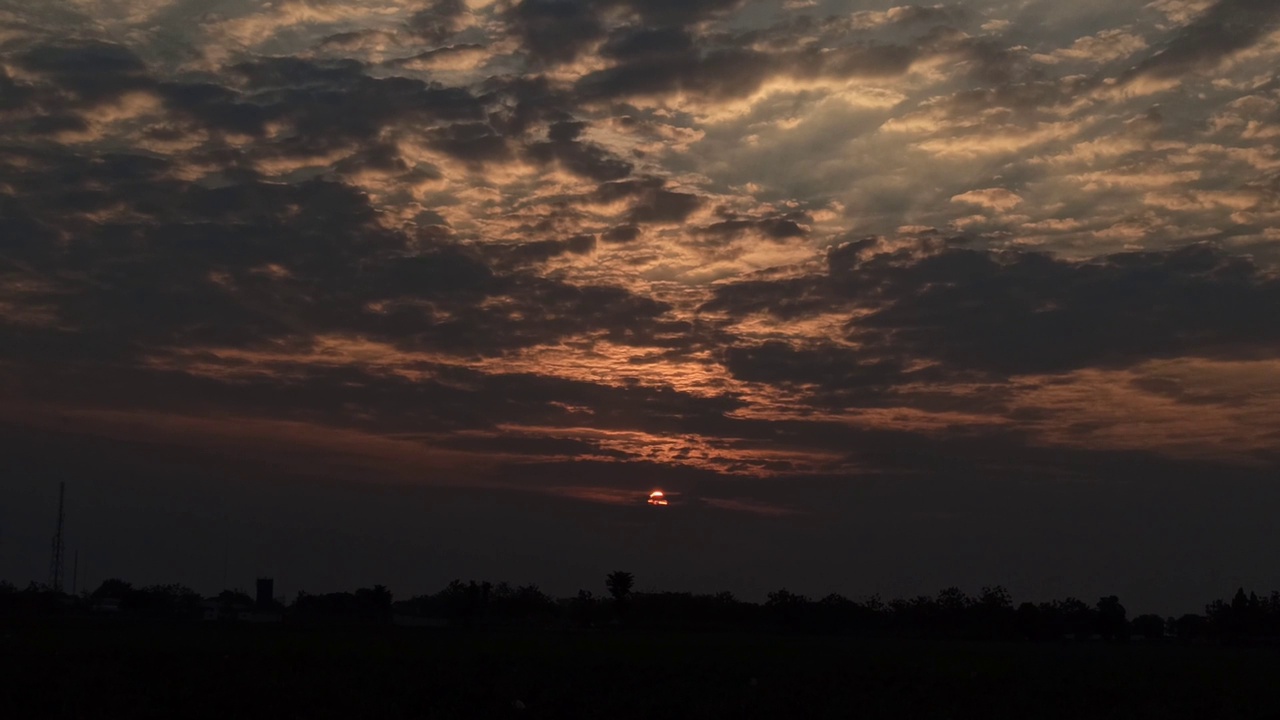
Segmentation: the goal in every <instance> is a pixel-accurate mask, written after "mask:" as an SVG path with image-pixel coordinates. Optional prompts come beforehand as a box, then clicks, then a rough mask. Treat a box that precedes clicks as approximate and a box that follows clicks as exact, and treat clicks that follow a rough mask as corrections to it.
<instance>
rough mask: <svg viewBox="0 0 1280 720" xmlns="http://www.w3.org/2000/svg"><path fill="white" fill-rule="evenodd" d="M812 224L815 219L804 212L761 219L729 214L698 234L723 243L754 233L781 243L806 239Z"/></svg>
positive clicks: (778, 214) (700, 229) (779, 214)
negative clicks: (809, 226)
mask: <svg viewBox="0 0 1280 720" xmlns="http://www.w3.org/2000/svg"><path fill="white" fill-rule="evenodd" d="M812 222H813V218H812V217H810V216H809V215H808V213H804V212H787V213H777V214H775V215H772V216H769V217H760V218H752V217H739V216H736V215H732V214H729V215H726V217H725V219H724V220H721V221H720V222H717V223H712V224H711V225H708V226H706V227H704V228H699V230H698V232H699V233H701V234H703V235H706V236H709V237H713V238H717V239H719V240H722V241H728V240H733V239H736V238H739V237H742V236H743V235H745V234H748V233H754V234H756V235H758V236H760V237H763V238H766V239H769V240H775V241H781V240H787V239H789V238H798V237H804V236H805V235H807V234H808V230H807V228H806V226H807V224H809V223H812Z"/></svg>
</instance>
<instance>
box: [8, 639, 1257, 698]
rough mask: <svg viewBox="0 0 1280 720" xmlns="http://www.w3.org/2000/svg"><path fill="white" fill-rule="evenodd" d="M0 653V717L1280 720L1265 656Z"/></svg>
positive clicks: (1156, 647) (1028, 648)
mask: <svg viewBox="0 0 1280 720" xmlns="http://www.w3.org/2000/svg"><path fill="white" fill-rule="evenodd" d="M0 651H2V652H3V654H4V659H3V668H4V669H3V673H4V674H3V677H0V690H2V692H0V717H11V718H38V717H67V718H117V717H118V718H125V717H127V718H170V717H183V718H218V719H219V720H229V719H233V718H464V717H465V718H505V717H522V718H603V719H607V720H620V719H624V718H668V717H671V718H674V717H689V718H770V719H771V720H774V719H777V718H965V717H981V718H987V719H993V718H1018V719H1019V720H1023V719H1027V718H1160V719H1161V720H1167V719H1169V718H1247V719H1250V720H1252V719H1254V718H1267V717H1271V716H1273V715H1275V716H1276V717H1280V715H1278V713H1280V650H1277V649H1276V648H1223V647H1203V646H1202V647H1188V646H1182V645H1178V644H1172V643H1171V644H1164V643H1159V644H1140V643H1133V644H1129V645H1119V646H1117V645H1106V644H1101V643H1070V642H1068V643H1053V644H1032V643H1008V644H979V643H941V642H913V641H903V640H886V641H867V640H849V639H840V638H818V637H802V636H765V635H750V636H748V635H716V634H708V635H698V634H630V633H627V632H625V631H623V632H591V633H583V632H579V633H569V632H558V631H546V632H540V633H535V632H497V631H494V632H460V631H444V630H425V629H422V630H407V629H393V628H384V629H348V630H332V629H324V630H317V629H311V630H308V629H299V628H288V627H192V626H187V625H175V626H172V627H156V626H146V627H125V626H105V627H103V626H95V627H80V628H73V627H67V626H59V627H12V626H9V627H4V628H0ZM517 700H519V701H520V703H522V704H523V706H524V707H523V709H520V708H517V706H516V702H515V701H517Z"/></svg>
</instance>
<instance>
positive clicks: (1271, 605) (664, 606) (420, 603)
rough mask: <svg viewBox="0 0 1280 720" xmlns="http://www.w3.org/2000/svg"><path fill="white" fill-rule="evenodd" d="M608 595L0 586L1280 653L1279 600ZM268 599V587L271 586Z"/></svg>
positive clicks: (28, 599)
mask: <svg viewBox="0 0 1280 720" xmlns="http://www.w3.org/2000/svg"><path fill="white" fill-rule="evenodd" d="M604 585H605V589H606V590H607V593H602V594H600V595H597V594H595V593H593V592H591V591H590V590H580V591H579V592H578V594H577V595H575V596H573V597H568V598H553V597H551V596H550V595H547V594H546V593H544V592H542V591H541V590H540V589H539V588H538V586H537V585H523V586H512V585H509V584H507V583H497V584H494V583H490V582H476V581H470V582H462V581H460V580H455V581H453V582H451V583H449V585H447V586H446V587H445V588H443V589H441V590H440V591H439V592H436V593H432V594H426V595H418V596H415V597H411V598H408V599H405V600H399V601H397V600H395V599H394V597H393V596H392V594H391V592H390V591H389V590H387V588H385V587H383V586H381V585H375V586H373V587H370V588H361V589H358V590H356V591H355V592H337V593H325V594H309V593H306V592H299V593H298V594H297V596H296V597H295V598H294V599H293V600H292V602H285V601H284V599H283V598H272V597H263V596H262V593H261V591H260V592H259V596H258V597H256V598H255V597H252V596H250V595H249V594H248V593H246V592H244V591H242V590H225V591H223V592H221V593H219V594H218V595H216V596H213V597H203V596H201V595H200V594H199V593H197V592H195V591H194V590H191V589H190V588H187V587H184V586H182V585H152V586H147V587H134V586H132V585H131V584H130V583H127V582H125V581H123V580H119V579H111V580H107V581H105V582H103V583H102V584H101V585H100V586H98V587H97V588H96V589H94V590H93V591H92V592H84V593H81V594H79V595H69V594H66V593H58V592H54V591H53V590H51V589H50V588H48V587H47V586H44V585H41V584H38V583H31V584H30V585H29V586H28V587H27V588H26V589H23V590H19V589H17V588H16V587H15V586H14V585H12V584H10V583H7V582H3V581H0V617H5V618H20V617H35V616H50V617H54V616H58V617H71V618H77V617H78V618H96V619H101V620H104V621H107V620H113V621H135V622H136V621H170V622H184V621H185V622H198V621H204V622H209V621H213V622H222V623H234V622H283V623H291V624H299V625H316V626H331V625H393V624H395V625H422V626H436V627H463V628H467V627H471V628H476V627H534V628H536V627H543V628H546V627H562V628H579V629H610V628H626V629H640V630H646V629H652V630H657V629H665V630H680V631H775V632H776V631H787V632H804V633H824V634H844V635H854V636H868V637H900V638H933V639H953V640H1026V641H1053V640H1098V641H1113V642H1114V641H1126V640H1133V639H1142V640H1149V641H1153V640H1178V641H1184V642H1226V643H1264V642H1265V643H1280V592H1272V593H1271V594H1270V595H1269V596H1266V597H1260V596H1258V595H1257V594H1255V593H1246V592H1245V591H1244V589H1243V588H1241V589H1239V590H1237V591H1236V593H1235V595H1234V596H1233V597H1232V598H1231V599H1230V600H1214V601H1212V602H1210V603H1209V604H1208V605H1206V606H1205V612H1204V613H1203V614H1195V613H1191V614H1186V615H1182V616H1181V617H1167V618H1166V617H1161V616H1159V615H1151V614H1148V615H1139V616H1137V617H1134V618H1130V617H1129V616H1128V614H1127V612H1126V610H1125V608H1124V605H1123V604H1121V602H1120V599H1119V598H1118V597H1116V596H1114V595H1111V596H1106V597H1102V598H1099V599H1098V600H1097V602H1095V603H1092V604H1090V603H1087V602H1084V601H1082V600H1079V599H1076V598H1066V599H1064V600H1055V601H1050V602H1041V603H1031V602H1023V603H1020V604H1015V602H1014V601H1013V598H1012V597H1011V596H1010V594H1009V593H1008V591H1006V590H1005V589H1004V588H1003V587H1000V586H996V587H990V588H983V590H982V592H980V593H979V594H978V595H976V596H970V595H967V594H965V593H964V592H962V591H961V590H959V589H956V588H947V589H944V590H942V591H941V592H939V593H938V594H937V595H933V596H928V595H921V596H918V597H915V598H909V599H894V600H890V601H887V602H886V601H883V600H881V599H880V598H879V597H878V596H872V597H870V598H867V599H864V600H860V601H858V600H852V599H849V598H846V597H844V596H842V595H837V594H833V595H828V596H826V597H824V598H821V599H818V600H814V599H811V598H808V597H805V596H803V595H798V594H796V593H792V592H789V591H788V590H785V589H782V590H778V591H776V592H772V593H769V595H768V599H767V600H766V601H765V602H764V603H754V602H747V601H743V600H739V599H738V598H735V597H734V596H733V595H732V594H731V593H728V592H721V593H716V594H696V593H688V592H635V591H634V590H633V585H634V578H633V577H632V575H631V574H630V573H627V572H623V571H618V572H614V573H611V574H610V575H609V576H608V577H607V578H606V581H605V583H604ZM268 587H269V585H268Z"/></svg>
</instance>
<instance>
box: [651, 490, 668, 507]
mask: <svg viewBox="0 0 1280 720" xmlns="http://www.w3.org/2000/svg"><path fill="white" fill-rule="evenodd" d="M649 504H650V505H666V504H667V496H666V494H664V493H663V492H662V491H661V490H654V491H653V492H651V493H649Z"/></svg>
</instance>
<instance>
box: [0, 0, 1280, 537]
mask: <svg viewBox="0 0 1280 720" xmlns="http://www.w3.org/2000/svg"><path fill="white" fill-rule="evenodd" d="M1278 61H1280V8H1278V7H1277V6H1276V4H1275V3H1274V2H1269V1H1264V0H1218V1H1217V2H1213V1H1212V0H1159V1H1157V2H1152V3H1149V4H1147V5H1145V6H1141V7H1138V8H1137V9H1136V11H1135V8H1134V7H1132V6H1130V7H1125V8H1119V7H1113V6H1112V5H1107V4H1100V3H1091V2H1090V3H1075V4H1070V5H1068V6H1064V5H1062V4H1061V3H1053V2H1047V1H1045V2H1040V1H1036V2H1030V3H1005V2H1000V1H998V0H991V1H989V2H980V3H963V4H960V3H956V4H947V5H934V6H892V5H890V4H888V3H880V2H845V1H837V0H818V1H816V2H808V3H794V2H788V3H783V4H779V3H774V2H756V1H752V2H745V1H743V0H693V1H688V0H685V1H682V2H674V1H668V0H519V1H516V2H508V1H507V0H500V1H499V2H484V1H483V0H481V1H473V2H462V1H461V0H433V1H428V2H411V3H407V2H399V1H398V0H385V1H383V0H378V1H376V2H374V1H369V2H365V1H363V0H362V1H359V2H337V1H336V0H334V1H326V0H289V1H287V2H280V3H275V4H272V5H271V6H269V7H265V8H264V7H263V6H260V5H258V4H256V3H241V2H230V3H223V4H220V5H219V6H218V7H217V9H216V11H213V10H208V9H207V8H206V7H205V4H203V3H200V2H194V1H193V0H75V1H74V2H72V1H70V0H66V1H63V2H47V3H17V2H9V3H0V236H2V237H3V238H4V239H3V241H0V393H3V395H4V397H5V398H7V400H6V403H7V404H9V405H10V407H12V408H20V410H13V411H10V413H9V414H10V415H11V416H12V417H9V418H8V419H9V420H11V421H13V422H22V423H27V424H31V425H32V426H40V427H53V426H58V427H67V428H73V429H74V430H75V431H76V432H89V433H96V434H110V436H111V437H117V436H136V437H140V438H151V439H154V438H156V437H158V436H163V437H164V438H165V442H172V443H178V444H182V445H184V446H196V447H206V446H208V447H226V446H234V447H240V446H244V447H249V446H250V445H252V442H251V440H250V437H251V436H252V437H269V438H275V440H274V442H278V443H279V447H280V448H281V453H283V454H288V453H295V455H296V457H299V458H301V457H305V456H308V454H311V455H312V456H314V454H315V453H319V454H320V456H321V457H326V458H328V457H330V455H332V459H333V462H332V463H320V465H321V466H324V467H327V468H329V470H326V471H325V472H329V471H330V470H332V469H333V468H334V467H339V468H347V470H342V471H335V472H334V473H333V474H336V475H339V476H343V475H350V474H352V473H357V474H358V473H362V472H366V471H371V472H377V473H385V474H387V475H389V476H396V477H402V478H416V479H419V480H420V479H422V478H426V477H431V478H433V479H434V481H435V482H444V483H456V484H462V485H471V486H484V487H490V486H493V487H508V488H519V489H522V490H526V491H533V492H538V493H544V494H550V495H553V496H555V495H560V496H564V497H569V498H574V499H575V500H576V501H583V500H585V501H589V502H600V503H604V504H610V503H615V502H617V501H618V500H619V498H629V497H630V494H631V493H633V492H634V493H636V497H637V498H641V499H642V498H643V497H644V496H645V495H646V494H647V491H648V490H649V489H651V487H650V486H651V485H652V484H654V483H660V484H664V485H666V486H668V487H670V488H671V489H673V490H677V491H678V490H680V489H681V488H680V485H681V484H684V485H685V486H686V488H685V489H686V492H685V493H684V495H683V497H685V498H686V499H688V502H694V503H699V504H700V505H699V506H700V507H702V508H704V509H705V510H706V511H707V512H712V511H714V512H720V513H728V514H734V513H746V514H748V515H753V516H760V517H770V518H779V517H793V516H795V515H797V514H801V515H802V514H804V513H806V512H813V511H815V510H816V507H815V506H813V505H811V504H808V503H809V502H810V500H809V499H806V498H811V496H810V495H809V494H806V493H798V494H796V495H794V496H788V494H787V493H786V492H785V491H781V490H779V489H778V488H782V487H787V486H791V487H795V485H794V483H797V482H800V483H803V482H811V483H826V482H836V481H837V479H844V480H845V481H849V482H857V481H859V479H863V480H865V479H867V478H874V477H883V476H901V475H904V474H906V475H930V474H936V473H938V472H940V470H941V469H942V468H945V469H946V470H947V472H949V473H953V472H958V473H960V475H963V476H967V477H977V476H980V475H983V474H984V473H991V472H1006V471H1008V469H1009V468H1010V467H1013V466H1016V467H1018V468H1022V471H1020V472H1023V473H1024V474H1029V475H1034V474H1036V473H1040V472H1054V473H1059V472H1062V473H1067V474H1075V475H1078V476H1080V477H1085V476H1089V475H1091V474H1092V473H1097V472H1102V471H1100V470H1098V468H1100V467H1111V465H1110V463H1112V462H1113V460H1114V458H1115V457H1125V458H1129V460H1128V462H1132V463H1137V464H1138V465H1140V466H1143V467H1147V465H1144V464H1149V466H1150V467H1152V468H1155V467H1163V465H1162V464H1163V463H1168V462H1173V461H1195V462H1204V463H1210V464H1213V465H1214V466H1221V467H1230V468H1237V469H1239V468H1268V467H1269V468H1274V467H1275V466H1276V464H1277V459H1278V458H1280V385H1277V383H1276V381H1275V378H1276V377H1280V329H1278V328H1280V324H1278V323H1277V322H1276V321H1275V319H1276V318H1280V276H1278V275H1277V268H1278V267H1280V265H1278V263H1280V252H1277V248H1280V229H1278V228H1280V224H1278V221H1280V154H1277V149H1276V148H1277V139H1280V84H1277V78H1276V75H1275V70H1274V68H1275V67H1276V66H1277V65H1280V62H1278ZM246 427H253V428H255V430H254V432H253V433H246V432H244V428H246ZM295 455H290V457H294V456H295ZM298 462H302V461H301V460H298ZM308 467H311V465H308ZM352 468H363V469H364V470H353V469H352ZM637 468H642V469H643V472H639V474H638V475H637V474H636V473H637V471H636V469H637ZM625 469H630V470H625ZM312 470H314V471H316V472H320V470H319V469H317V468H312ZM564 474H568V475H571V476H572V477H570V478H566V477H564ZM748 479H749V480H750V481H749V482H747V480H748ZM735 481H741V482H735ZM641 501H642V500H641ZM673 509H678V508H674V507H673Z"/></svg>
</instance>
